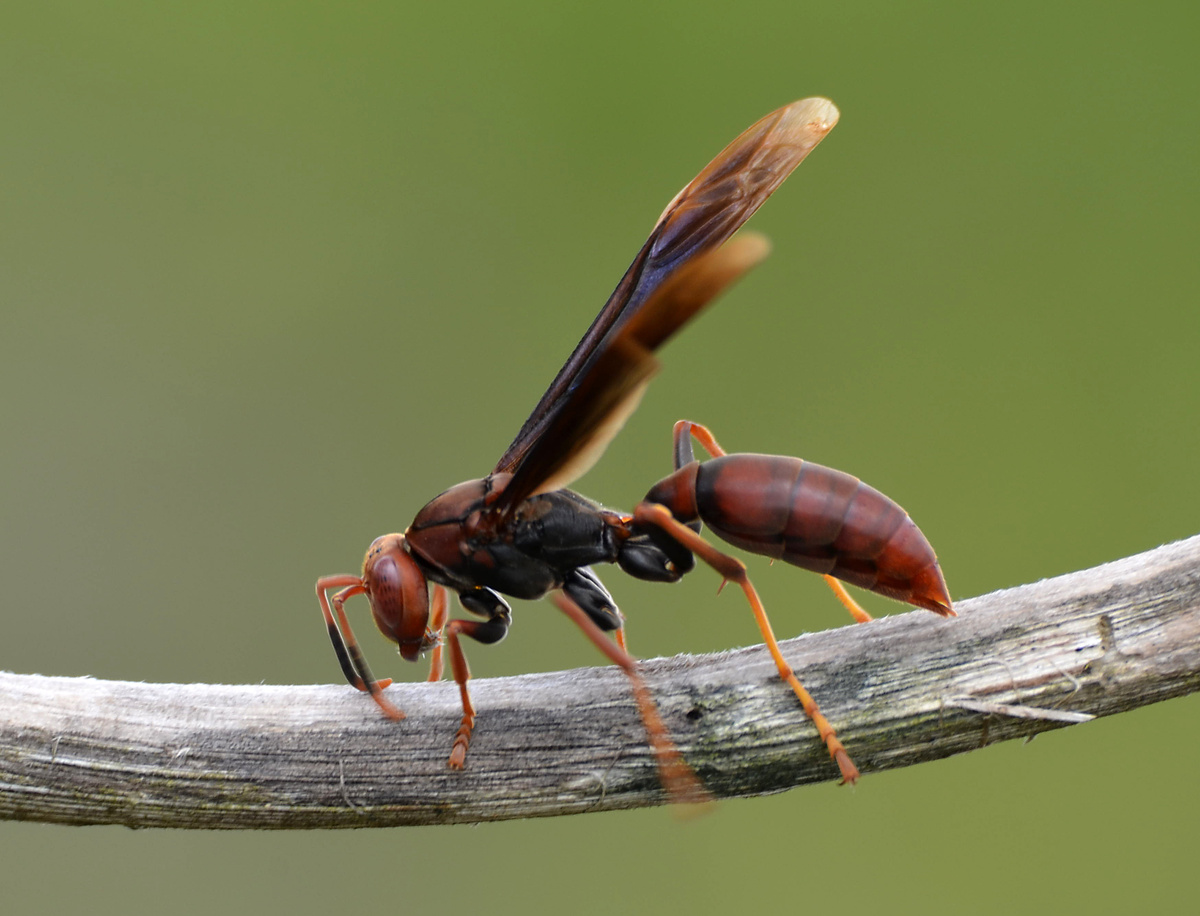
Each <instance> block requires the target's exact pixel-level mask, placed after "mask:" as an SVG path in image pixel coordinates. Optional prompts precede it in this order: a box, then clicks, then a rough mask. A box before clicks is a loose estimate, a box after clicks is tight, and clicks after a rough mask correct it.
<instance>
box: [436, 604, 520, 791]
mask: <svg viewBox="0 0 1200 916" xmlns="http://www.w3.org/2000/svg"><path fill="white" fill-rule="evenodd" d="M458 598H459V601H460V602H462V605H463V607H465V608H466V609H467V610H468V611H470V612H471V613H473V614H480V615H484V614H486V615H487V617H488V619H487V620H451V621H450V622H449V623H448V624H446V642H447V643H448V644H449V646H450V671H451V673H452V674H453V675H454V681H455V683H457V684H458V692H459V696H460V697H461V699H462V708H463V716H462V724H461V725H460V726H459V728H458V732H457V734H455V736H454V747H453V748H451V750H450V759H449V760H448V761H447V764H448V765H449V766H450V768H451V769H455V770H461V769H462V768H463V766H464V764H466V762H467V748H468V747H469V746H470V744H471V732H472V731H473V730H474V728H475V706H474V704H473V703H472V702H471V691H470V690H468V689H467V681H469V680H470V679H471V669H470V667H469V666H468V665H467V656H466V655H465V654H464V653H463V650H462V644H461V643H460V642H459V638H458V637H459V635H460V634H461V635H463V636H469V637H471V639H473V640H475V641H476V642H479V643H483V644H484V645H491V644H493V643H498V642H500V640H502V639H503V638H504V637H505V636H506V635H507V634H508V628H509V627H510V626H511V625H512V609H511V608H510V607H509V606H508V603H507V602H506V601H505V600H504V599H503V598H501V597H500V596H499V595H498V594H496V593H495V592H494V591H492V590H491V589H488V588H478V589H472V590H471V591H469V592H462V593H460V594H459V596H458Z"/></svg>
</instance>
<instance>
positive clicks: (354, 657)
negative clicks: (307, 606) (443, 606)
mask: <svg viewBox="0 0 1200 916" xmlns="http://www.w3.org/2000/svg"><path fill="white" fill-rule="evenodd" d="M342 586H346V588H342V590H341V591H340V592H338V593H337V594H336V595H334V596H333V607H334V610H335V611H336V612H337V622H335V621H334V616H333V613H331V612H330V610H329V597H328V595H327V594H326V592H328V591H329V589H331V588H341V587H342ZM365 591H366V587H365V586H364V585H363V582H362V579H360V578H359V577H358V576H325V577H324V578H322V579H318V580H317V600H319V601H320V602H321V613H322V614H323V615H324V617H325V626H326V628H327V629H328V630H329V639H330V641H331V642H332V643H333V651H334V652H335V653H336V654H337V658H338V664H339V665H341V668H342V674H344V675H345V677H346V680H347V681H348V682H349V683H350V686H351V687H355V688H357V689H358V690H362V691H363V692H365V693H369V694H371V699H373V700H374V701H375V702H376V703H377V704H378V705H379V708H380V709H381V710H383V714H384V715H385V716H387V717H388V718H389V719H392V720H395V721H399V720H400V719H403V718H404V713H403V712H401V711H400V710H399V709H397V708H396V707H395V706H394V705H393V704H392V703H391V702H390V701H389V700H388V699H386V698H385V697H384V695H383V691H384V689H385V688H386V687H388V686H389V685H390V684H391V683H392V681H391V678H384V679H383V680H382V681H377V680H375V676H374V675H373V674H371V669H370V667H369V666H368V665H367V660H366V658H365V657H363V654H362V650H361V649H360V648H359V647H358V640H357V639H355V638H354V631H353V630H352V629H350V621H349V620H348V619H347V617H346V609H345V607H344V605H345V603H346V599H347V598H351V597H353V596H354V595H360V594H362V593H364V592H365Z"/></svg>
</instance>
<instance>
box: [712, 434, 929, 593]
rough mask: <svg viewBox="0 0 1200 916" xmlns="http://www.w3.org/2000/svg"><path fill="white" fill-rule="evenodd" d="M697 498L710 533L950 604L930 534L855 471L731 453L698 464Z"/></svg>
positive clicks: (858, 581)
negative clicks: (843, 471) (929, 537)
mask: <svg viewBox="0 0 1200 916" xmlns="http://www.w3.org/2000/svg"><path fill="white" fill-rule="evenodd" d="M696 506H697V508H698V509H699V512H700V518H701V520H702V521H703V522H704V523H705V524H706V525H708V526H709V528H711V529H712V531H713V533H715V534H717V535H718V536H719V537H721V538H723V539H724V540H726V541H728V542H729V543H731V544H734V545H736V546H738V547H742V548H744V549H746V550H750V551H753V552H754V553H759V554H763V555H764V556H768V557H773V558H775V559H780V560H786V561H787V562H788V563H792V564H793V565H795V566H799V567H802V568H803V569H808V570H812V571H813V572H816V573H823V574H828V575H831V576H836V577H837V578H838V579H842V580H844V581H846V582H849V583H851V584H852V585H857V586H859V587H861V588H865V589H868V590H870V591H873V592H877V593H879V594H881V595H886V596H887V597H889V598H895V599H897V600H898V601H903V602H905V603H907V604H912V605H915V606H916V607H923V608H927V609H928V610H931V611H934V612H935V613H938V614H948V613H950V596H949V594H948V593H947V591H946V583H945V580H944V579H943V578H942V571H941V568H940V567H939V566H938V561H937V556H936V555H935V554H934V552H933V548H932V547H931V546H930V545H929V541H928V540H926V539H925V535H923V534H922V533H921V530H920V529H919V528H918V527H917V526H916V525H915V524H914V523H913V520H912V519H911V518H909V517H908V513H907V512H905V511H904V510H903V509H902V508H900V506H898V505H897V504H896V503H895V502H893V501H892V500H890V499H888V497H886V496H884V495H883V494H882V493H880V492H879V491H878V490H876V489H875V488H873V487H869V486H867V485H866V484H865V483H863V482H862V481H860V480H859V479H858V478H857V477H851V476H850V475H849V474H844V473H842V472H841V471H835V470H833V469H832V468H827V467H823V466H821V465H819V464H813V463H812V462H811V461H802V460H800V459H799V458H787V457H782V456H777V455H752V454H738V455H726V456H724V457H721V458H714V459H712V460H711V461H706V462H704V463H703V464H701V465H700V467H699V469H698V473H697V475H696Z"/></svg>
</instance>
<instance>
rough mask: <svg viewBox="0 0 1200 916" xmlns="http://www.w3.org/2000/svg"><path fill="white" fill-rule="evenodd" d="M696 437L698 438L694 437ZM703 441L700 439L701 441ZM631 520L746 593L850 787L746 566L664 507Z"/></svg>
mask: <svg viewBox="0 0 1200 916" xmlns="http://www.w3.org/2000/svg"><path fill="white" fill-rule="evenodd" d="M700 429H703V427H700ZM705 432H707V430H705ZM710 437H711V434H710ZM697 438H700V437H699V436H697ZM703 441H704V440H703V439H701V442H703ZM713 444H714V445H715V444H716V443H715V440H713ZM705 448H708V446H707V445H705ZM634 520H635V521H636V522H638V523H641V524H643V525H654V526H655V527H657V528H659V529H661V530H663V531H665V532H666V533H667V534H669V535H671V537H673V538H674V539H675V540H676V541H678V542H679V543H680V544H682V545H683V546H685V547H687V548H688V550H691V551H692V552H693V553H695V554H696V555H697V556H698V557H700V559H702V560H703V561H704V562H705V563H707V564H708V565H709V566H711V567H712V568H713V569H715V570H716V571H717V572H718V573H720V575H721V577H722V578H723V579H724V580H725V581H726V582H736V583H737V584H738V586H740V587H741V589H742V591H743V592H744V593H745V594H746V600H747V601H749V602H750V609H751V610H752V611H753V612H754V619H755V620H756V621H757V622H758V628H759V630H760V631H761V632H762V636H763V640H764V642H766V644H767V650H768V651H769V652H770V653H771V657H772V658H773V659H774V660H775V667H776V668H777V669H778V670H779V676H780V677H781V678H783V679H784V680H785V681H786V682H787V683H788V685H789V686H790V687H791V688H792V690H793V692H794V693H795V694H796V696H797V698H798V699H799V700H800V705H801V706H802V707H803V708H804V712H805V713H806V714H807V715H808V717H809V718H810V719H811V720H812V722H813V725H815V726H816V727H817V734H819V735H820V736H821V740H822V741H824V742H825V747H826V748H828V750H829V756H830V757H832V758H833V759H834V761H835V762H836V763H837V765H838V768H839V769H840V770H841V771H842V781H843V782H848V783H850V784H851V785H853V784H854V783H855V782H856V781H857V780H858V776H859V772H858V768H857V767H856V766H855V765H854V763H853V761H851V759H850V755H849V754H848V753H846V748H845V747H844V746H843V745H842V742H841V741H839V740H838V737H837V734H836V733H835V732H834V730H833V726H832V725H830V724H829V720H828V719H826V718H825V716H824V715H823V714H822V713H821V710H820V708H819V707H818V706H817V702H816V700H814V699H813V698H812V696H811V695H810V694H809V692H808V691H807V690H805V689H804V686H803V685H802V684H801V683H800V681H799V679H798V678H797V677H796V674H795V672H793V671H792V668H791V666H790V665H789V664H788V663H787V660H786V659H784V657H783V653H782V652H781V651H780V650H779V643H778V642H776V640H775V634H774V632H773V631H772V630H771V622H770V620H768V619H767V611H766V608H764V607H763V603H762V600H761V599H760V598H759V597H758V592H757V591H755V589H754V585H753V584H752V583H751V582H750V578H749V577H748V576H747V575H746V567H745V565H744V564H743V563H742V562H741V561H740V560H737V559H735V558H734V557H731V556H728V555H726V554H723V553H721V552H720V551H719V550H717V549H716V548H715V547H713V546H712V545H711V544H709V543H708V542H707V541H706V540H704V538H702V537H700V535H698V534H696V532H694V531H692V529H690V528H689V527H687V525H684V524H683V523H681V522H679V521H677V520H676V519H675V517H674V516H672V515H671V513H670V511H668V510H667V508H666V507H665V506H660V505H657V504H655V503H642V504H641V505H639V506H638V507H637V509H636V510H635V511H634ZM722 584H724V583H722Z"/></svg>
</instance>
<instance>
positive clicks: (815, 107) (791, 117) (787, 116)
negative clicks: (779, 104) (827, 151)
mask: <svg viewBox="0 0 1200 916" xmlns="http://www.w3.org/2000/svg"><path fill="white" fill-rule="evenodd" d="M840 117H841V112H840V111H838V107H837V106H836V105H834V104H833V102H831V101H829V99H825V98H821V97H820V96H814V97H813V98H810V99H800V100H799V101H797V102H792V104H790V105H788V106H786V107H785V108H784V109H783V121H785V122H786V124H787V126H788V128H789V129H790V130H793V131H796V132H802V133H812V134H816V135H817V136H818V137H824V136H825V135H826V134H827V133H829V132H830V131H831V130H833V128H834V125H836V124H837V122H838V118H840Z"/></svg>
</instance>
